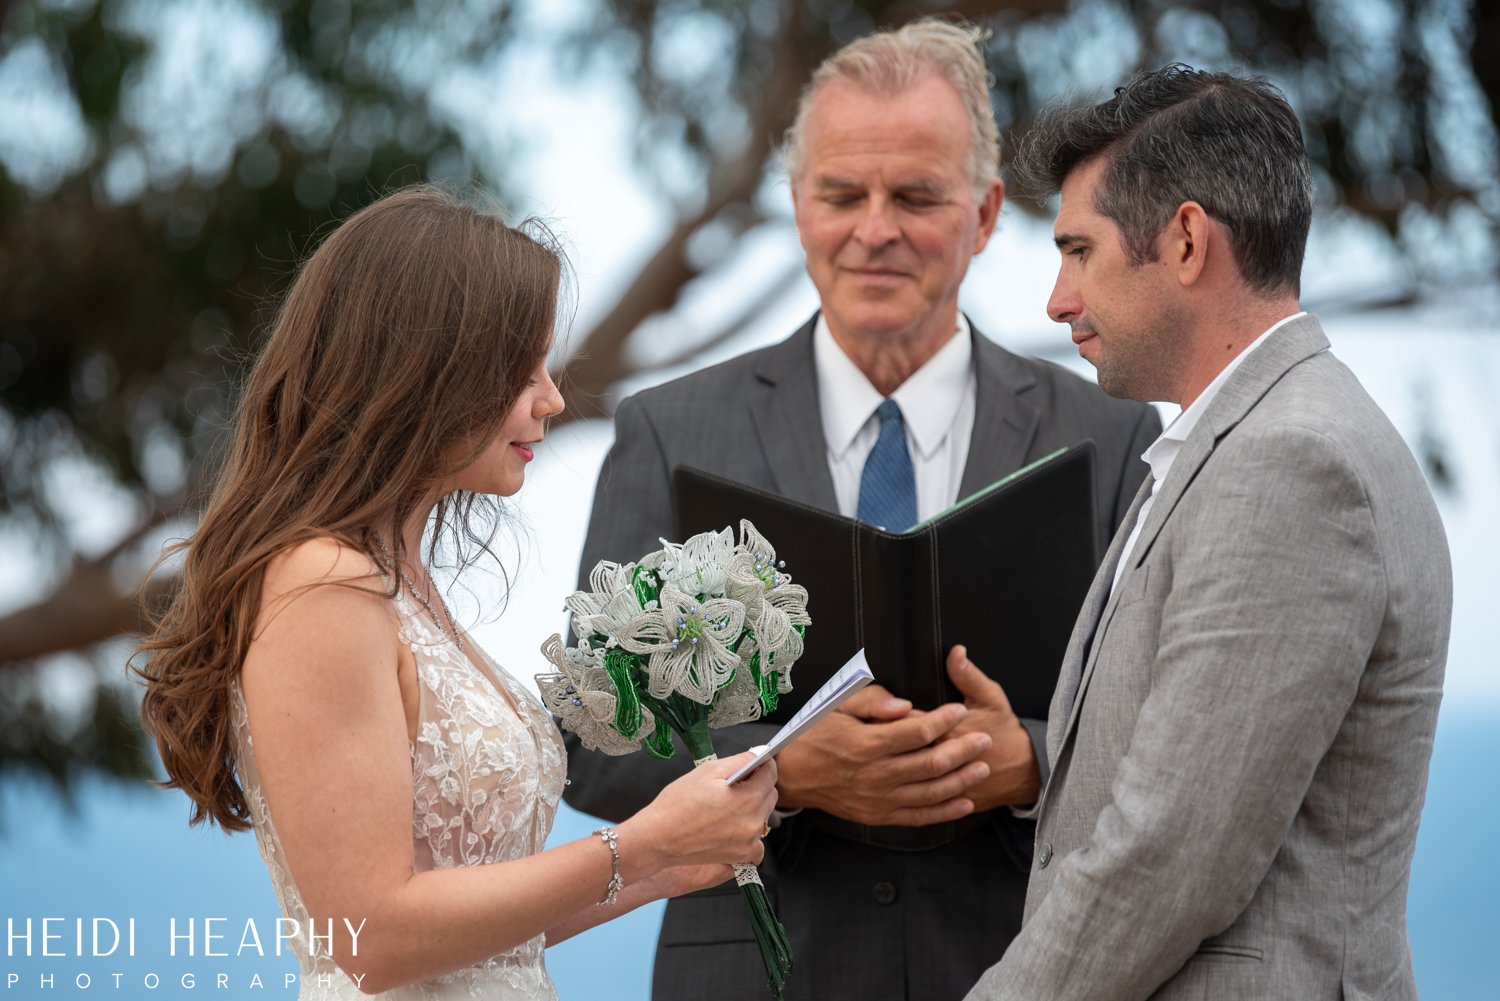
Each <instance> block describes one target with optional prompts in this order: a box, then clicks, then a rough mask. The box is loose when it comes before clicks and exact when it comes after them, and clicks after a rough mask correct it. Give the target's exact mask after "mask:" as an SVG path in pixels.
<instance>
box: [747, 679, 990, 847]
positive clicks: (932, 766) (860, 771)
mask: <svg viewBox="0 0 1500 1001" xmlns="http://www.w3.org/2000/svg"><path fill="white" fill-rule="evenodd" d="M968 714H969V710H968V709H967V708H966V707H964V706H961V705H956V704H954V705H947V706H943V707H942V708H940V709H937V710H934V711H933V712H930V713H916V712H913V711H912V707H911V703H910V702H908V701H907V700H905V699H898V698H896V697H894V696H893V695H891V693H890V692H889V691H888V690H886V689H885V688H883V687H881V686H880V685H873V684H872V685H868V686H866V687H865V688H864V689H863V690H861V691H859V692H857V693H855V694H854V695H853V696H851V697H850V698H849V700H848V701H847V702H845V703H844V704H843V705H842V706H840V707H839V708H838V709H837V710H836V711H835V712H831V713H829V714H828V715H827V716H825V717H824V718H823V720H822V721H821V722H819V723H818V724H817V725H816V726H814V727H813V728H812V729H810V730H808V731H807V732H806V733H804V734H803V735H802V736H801V737H799V738H798V739H797V740H795V741H793V742H792V743H790V744H788V745H787V746H786V747H785V748H783V749H782V751H781V753H780V755H778V757H777V761H778V764H779V765H780V767H781V771H780V773H779V775H778V778H777V783H776V788H777V792H778V793H779V799H778V801H777V804H776V805H777V807H778V808H779V809H782V810H790V809H796V808H799V807H813V808H816V809H819V810H823V811H825V812H827V813H831V814H833V815H834V816H836V817H842V818H843V819H845V820H848V821H852V822H854V823H857V824H872V825H901V826H906V827H921V826H924V825H927V824H940V823H944V822H946V821H950V820H957V819H958V818H959V817H963V816H966V815H968V814H970V813H972V812H973V811H974V803H973V802H972V800H971V799H970V798H969V797H968V794H967V793H966V792H965V790H966V789H969V788H970V787H973V786H975V785H976V784H978V783H980V782H982V781H983V780H984V779H985V777H986V776H987V775H989V766H988V765H987V764H986V763H985V762H984V761H982V760H980V756H981V755H983V754H985V753H986V752H987V751H988V750H989V749H990V744H991V738H990V736H989V735H988V734H987V733H983V732H978V731H974V732H966V733H958V732H957V728H958V727H959V726H961V725H962V724H963V722H964V720H965V718H966V717H967V716H968Z"/></svg>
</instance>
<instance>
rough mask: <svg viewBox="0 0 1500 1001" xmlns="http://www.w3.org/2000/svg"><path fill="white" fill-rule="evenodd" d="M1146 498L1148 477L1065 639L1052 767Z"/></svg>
mask: <svg viewBox="0 0 1500 1001" xmlns="http://www.w3.org/2000/svg"><path fill="white" fill-rule="evenodd" d="M1149 496H1151V477H1149V476H1147V477H1146V479H1145V480H1143V481H1142V482H1141V487H1140V489H1139V490H1137V491H1136V493H1135V500H1133V501H1131V502H1130V510H1128V511H1127V512H1126V513H1125V518H1124V520H1123V521H1122V522H1121V523H1120V527H1119V529H1118V530H1117V531H1116V532H1115V537H1114V539H1113V541H1111V542H1110V544H1109V551H1108V552H1107V553H1105V554H1104V562H1103V563H1101V564H1100V565H1099V572H1098V573H1096V574H1095V575H1094V583H1093V584H1092V585H1090V586H1089V593H1088V596H1087V597H1085V598H1084V600H1083V608H1082V609H1080V610H1079V612H1078V621H1077V623H1076V624H1074V626H1073V635H1072V637H1071V638H1069V640H1068V651H1067V653H1066V654H1064V655H1063V665H1062V670H1061V671H1060V672H1059V674H1058V678H1057V691H1056V692H1054V693H1053V696H1052V706H1051V709H1050V711H1049V712H1048V718H1049V719H1054V720H1057V719H1063V718H1064V717H1066V718H1067V720H1068V725H1067V726H1066V727H1063V728H1061V729H1057V730H1053V729H1051V728H1049V731H1048V740H1047V743H1048V748H1047V750H1048V756H1049V757H1050V758H1051V759H1052V761H1053V763H1054V764H1055V763H1056V760H1057V756H1058V751H1059V750H1060V749H1061V747H1062V742H1063V739H1064V738H1065V737H1066V736H1067V734H1068V733H1070V732H1071V731H1072V729H1073V722H1074V715H1075V714H1076V713H1077V711H1078V705H1079V701H1080V700H1079V699H1078V693H1079V691H1080V690H1081V688H1082V686H1083V675H1084V666H1085V664H1087V665H1088V667H1089V668H1090V670H1092V668H1093V661H1094V658H1093V651H1094V649H1095V648H1096V646H1097V644H1096V643H1094V637H1095V636H1096V635H1097V634H1098V632H1099V628H1100V623H1101V622H1102V621H1103V620H1104V616H1105V613H1106V611H1109V610H1112V608H1113V604H1114V601H1113V599H1114V591H1113V584H1114V579H1115V567H1116V566H1117V565H1118V564H1119V562H1120V560H1121V559H1123V558H1124V549H1125V541H1126V540H1127V539H1128V538H1129V537H1130V530H1131V529H1132V528H1133V527H1134V526H1135V522H1136V519H1137V518H1138V517H1140V513H1141V508H1142V507H1143V506H1144V505H1145V503H1146V498H1147V497H1149Z"/></svg>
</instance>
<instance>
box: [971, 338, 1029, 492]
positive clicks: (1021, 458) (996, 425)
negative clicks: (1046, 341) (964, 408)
mask: <svg viewBox="0 0 1500 1001" xmlns="http://www.w3.org/2000/svg"><path fill="white" fill-rule="evenodd" d="M969 331H970V335H971V336H972V338H973V343H974V379H975V387H974V431H973V433H972V435H971V436H970V439H969V455H968V458H967V459H966V460H965V462H964V475H963V478H962V480H961V482H960V484H959V488H958V496H959V497H960V498H963V497H967V496H969V495H970V494H972V493H975V492H976V491H979V490H983V489H984V488H985V487H987V486H989V485H990V484H991V483H994V482H995V481H996V480H998V479H1000V478H1001V477H1002V476H1006V475H1008V474H1010V473H1013V472H1015V471H1016V470H1017V469H1020V468H1021V467H1022V466H1024V465H1026V462H1027V459H1028V458H1029V457H1030V453H1031V445H1032V442H1034V441H1035V440H1036V433H1037V427H1038V426H1039V425H1040V423H1041V418H1042V415H1041V412H1040V411H1039V410H1038V409H1037V408H1036V407H1035V406H1033V405H1032V404H1031V403H1029V402H1028V401H1027V399H1026V391H1027V390H1029V389H1030V388H1031V387H1032V386H1034V385H1035V384H1036V379H1035V378H1033V377H1032V375H1031V373H1030V372H1029V371H1027V370H1026V368H1025V367H1024V366H1023V365H1021V364H1020V363H1019V362H1018V361H1017V359H1016V357H1015V355H1013V354H1011V353H1010V352H1009V351H1007V350H1005V349H1004V348H1002V347H1001V346H1000V345H998V344H996V343H995V342H994V341H992V340H990V339H989V338H988V337H985V336H984V335H983V334H981V333H980V332H979V331H978V330H977V329H976V328H975V327H974V325H973V324H972V323H971V324H970V325H969ZM1002 425H1003V426H1004V428H1005V430H1004V431H1001V430H1000V428H1001V426H1002Z"/></svg>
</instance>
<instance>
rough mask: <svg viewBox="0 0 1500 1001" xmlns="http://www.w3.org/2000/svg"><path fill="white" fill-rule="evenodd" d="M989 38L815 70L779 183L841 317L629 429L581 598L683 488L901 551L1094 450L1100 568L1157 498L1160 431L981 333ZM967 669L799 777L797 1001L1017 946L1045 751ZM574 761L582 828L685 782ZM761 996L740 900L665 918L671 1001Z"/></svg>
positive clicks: (662, 525)
mask: <svg viewBox="0 0 1500 1001" xmlns="http://www.w3.org/2000/svg"><path fill="white" fill-rule="evenodd" d="M984 38H985V35H984V33H983V32H981V31H980V30H979V29H977V28H974V27H971V26H968V25H962V24H955V23H952V22H947V21H938V20H933V19H923V20H919V21H915V22H913V23H911V24H908V25H907V26H905V27H903V28H901V29H899V30H897V31H893V32H884V33H880V34H876V35H872V36H869V37H865V38H862V39H859V40H857V41H855V42H853V43H851V44H849V45H847V46H845V47H844V48H843V49H841V50H840V51H838V52H836V53H835V54H833V55H832V56H830V57H829V58H828V59H827V60H826V61H825V62H824V63H823V64H822V65H821V66H819V67H818V69H817V70H816V72H815V73H814V74H813V77H812V80H811V81H810V82H809V83H808V85H807V87H806V89H805V90H804V92H803V95H802V97H801V101H800V104H799V107H798V110H797V115H796V119H795V122H794V124H793V126H792V128H791V129H790V130H789V132H788V135H787V137H786V144H785V150H784V156H785V162H786V168H787V173H788V177H789V180H790V184H791V193H792V201H793V205H794V208H795V216H796V223H797V229H798V233H799V235H800V237H801V242H802V246H803V249H804V251H805V252H806V255H807V270H808V274H809V275H810V276H811V278H812V281H813V284H814V285H815V286H816V287H817V290H818V294H819V298H820V308H819V310H818V312H817V313H816V314H815V315H814V316H813V317H812V318H811V319H809V320H808V321H807V323H806V324H804V325H803V326H802V327H801V329H799V330H798V331H797V332H796V333H794V334H793V335H792V336H791V337H790V338H788V339H787V340H785V341H783V342H781V343H780V344H777V345H775V346H773V347H769V348H766V349H763V350H760V351H754V352H751V353H749V354H746V355H743V356H741V357H739V358H736V359H734V360H732V361H729V362H726V363H724V364H722V365H719V366H716V367H714V368H710V369H707V370H705V371H702V372H698V373H696V374H694V375H690V376H688V377H686V378H683V379H679V380H677V381H675V382H671V383H668V384H666V385H663V386H659V387H656V388H654V389H650V390H647V391H645V392H642V393H640V394H637V395H635V396H632V397H630V398H629V399H626V400H625V401H623V402H622V403H621V404H620V406H619V409H618V411H617V413H616V416H615V435H616V438H615V443H614V446H613V447H612V448H611V449H610V451H609V454H608V456H607V458H606V459H605V462H604V466H603V469H602V470H601V472H600V474H599V482H598V486H597V490H596V494H595V498H594V508H593V514H592V517H591V520H590V523H589V530H588V537H587V540H586V542H585V544H584V551H583V561H582V567H581V577H582V578H585V579H586V577H587V574H588V571H589V569H590V568H592V567H593V566H594V564H595V563H596V562H597V561H598V560H600V559H612V560H622V559H629V558H631V554H639V553H644V552H646V551H648V550H651V549H653V548H655V547H656V546H657V544H658V543H657V539H658V537H660V536H669V535H671V533H672V531H673V512H672V498H671V488H670V479H669V478H670V475H671V471H672V469H673V468H674V467H676V466H678V465H688V466H693V467H696V468H699V469H702V470H706V471H709V472H712V473H716V474H718V475H721V476H724V477H727V478H729V479H732V480H735V481H738V482H740V483H744V484H748V485H751V486H755V487H759V488H762V489H766V490H772V491H775V492H777V493H779V494H781V495H783V496H786V497H788V498H792V499H795V500H799V501H802V502H805V503H808V504H811V505H814V506H817V507H819V508H822V509H824V510H830V511H838V512H839V513H841V514H844V515H847V516H849V517H857V518H859V519H861V520H864V521H868V522H871V523H874V524H879V525H882V526H885V527H887V528H891V529H893V530H904V529H905V528H908V527H910V526H911V525H913V524H914V523H916V522H917V521H918V520H919V519H922V518H925V517H928V516H930V515H932V514H934V513H936V512H938V511H941V510H942V509H944V508H945V507H947V506H949V505H950V504H952V503H953V502H954V501H955V500H956V499H957V498H959V497H962V496H966V495H968V494H969V493H972V492H973V491H975V490H978V489H980V488H982V487H984V486H986V485H988V484H989V483H991V482H993V481H995V480H997V479H999V478H1000V477H1002V476H1004V475H1006V474H1007V473H1010V472H1012V471H1014V470H1015V469H1018V468H1020V467H1021V466H1023V465H1025V464H1026V463H1028V462H1031V461H1033V460H1035V459H1038V458H1040V457H1042V456H1045V455H1047V454H1048V453H1050V452H1052V451H1054V450H1056V449H1058V448H1061V447H1064V446H1067V445H1072V444H1075V443H1077V442H1078V441H1081V440H1083V439H1085V438H1092V439H1093V440H1094V441H1095V443H1096V445H1097V449H1098V451H1097V462H1098V465H1097V477H1096V479H1097V490H1098V497H1097V504H1096V510H1097V513H1098V523H1097V525H1096V529H1095V530H1096V532H1097V535H1098V541H1099V551H1100V552H1102V551H1103V549H1104V544H1105V543H1106V542H1107V541H1108V539H1109V538H1110V537H1111V536H1112V535H1113V534H1114V530H1115V527H1116V526H1117V524H1118V523H1119V521H1120V519H1121V517H1122V516H1123V515H1124V513H1125V511H1126V508H1127V506H1128V505H1129V503H1130V501H1131V499H1132V497H1134V495H1135V493H1136V489H1137V487H1138V486H1139V485H1140V483H1141V481H1142V479H1143V478H1144V476H1145V474H1146V472H1147V467H1146V465H1145V464H1144V463H1143V462H1142V461H1141V460H1140V455H1141V453H1142V452H1143V451H1144V450H1145V448H1146V446H1147V445H1148V444H1149V443H1150V442H1151V441H1153V440H1154V439H1155V438H1156V436H1157V434H1158V433H1159V432H1160V430H1161V427H1160V421H1159V420H1158V418H1157V416H1156V413H1155V411H1154V410H1152V409H1151V408H1149V407H1147V406H1145V405H1142V404H1138V403H1131V402H1123V401H1117V400H1113V399H1111V398H1109V397H1107V396H1105V395H1104V394H1103V393H1101V392H1100V391H1099V390H1098V389H1097V388H1096V387H1095V386H1094V385H1093V384H1091V383H1089V382H1087V381H1085V380H1083V379H1081V378H1079V377H1077V376H1074V375H1072V374H1070V373H1068V372H1066V371H1064V370H1063V369H1061V368H1058V367H1057V366H1054V365H1051V364H1048V363H1045V362H1041V361H1037V360H1033V359H1028V358H1023V357H1021V356H1019V355H1016V354H1013V353H1011V352H1010V351H1007V350H1006V349H1005V348H1003V347H1001V346H1000V345H998V344H997V343H995V342H994V341H992V340H990V339H988V338H986V337H985V336H983V335H982V334H981V333H980V332H979V331H978V330H977V329H975V328H974V326H973V324H971V323H970V322H969V320H968V319H967V318H966V317H965V316H964V315H963V314H962V313H961V312H960V311H959V308H958V292H959V286H960V284H961V282H962V281H963V278H964V275H965V273H966V271H967V270H968V266H969V261H970V260H971V259H972V258H973V257H974V255H976V254H978V253H979V252H980V251H982V250H983V249H984V247H985V244H986V243H987V242H988V241H989V238H990V236H991V234H992V233H993V232H994V229H995V223H996V219H997V218H998V216H999V213H1000V206H1001V201H1002V198H1003V193H1004V192H1003V186H1002V183H1001V181H1000V178H999V175H998V167H999V139H998V130H997V128H996V125H995V120H994V116H993V113H992V111H991V106H990V98H989V91H988V83H989V75H988V72H987V70H986V68H985V63H984V57H983V52H982V49H981V45H982V42H983V40H984ZM786 555H788V556H790V557H793V558H795V554H786ZM974 583H975V586H976V587H977V586H982V582H980V581H976V582H974ZM816 601H817V596H816V595H813V596H812V605H811V607H812V609H813V616H814V622H816ZM814 628H816V625H815V626H814ZM962 653H963V652H962V648H957V650H956V652H955V653H954V654H952V655H950V658H949V669H950V673H951V675H952V677H953V680H954V682H955V684H956V685H957V687H958V689H959V691H961V692H963V693H964V695H965V702H964V703H963V704H958V703H954V704H949V705H945V706H941V707H938V708H937V709H935V710H934V711H930V712H921V713H919V712H914V711H913V710H912V706H911V705H910V703H908V702H906V701H904V700H901V699H897V698H895V697H893V696H892V695H891V693H890V692H889V691H887V690H885V689H883V688H882V687H880V686H879V685H878V684H877V685H871V686H870V687H869V688H867V689H865V690H864V691H862V692H860V693H859V694H858V695H856V696H855V697H854V698H852V699H851V700H850V701H849V702H847V703H845V705H844V706H843V707H841V709H840V711H838V712H835V713H833V714H831V715H830V716H829V717H828V718H826V719H825V720H823V721H822V722H820V723H819V724H818V725H817V726H816V727H814V728H813V729H812V730H811V731H810V732H809V733H807V734H806V735H804V736H803V737H802V738H801V739H800V740H798V741H797V742H796V743H794V744H792V745H791V746H790V747H788V748H787V749H786V750H785V751H784V752H783V753H782V755H781V757H780V758H779V759H778V761H779V764H780V772H779V775H780V779H779V782H778V792H779V807H778V811H777V817H778V818H779V821H780V822H779V825H778V826H777V827H776V829H775V830H773V831H772V833H771V834H770V837H769V841H768V847H769V852H768V855H767V860H766V862H765V864H764V865H763V867H762V873H763V876H764V877H765V878H766V881H767V886H768V890H769V892H770V894H771V896H772V898H773V902H774V904H775V906H776V909H777V912H778V913H779V915H780V917H781V919H782V921H783V922H784V924H785V926H786V929H787V932H788V934H789V936H790V938H791V944H792V950H793V954H794V956H795V959H796V965H795V968H794V969H793V972H792V974H791V976H790V978H789V980H788V983H787V997H788V998H790V999H793V1001H798V999H803V998H817V999H820V1001H827V999H838V998H851V999H854V998H858V999H865V998H870V997H880V998H900V997H909V998H924V999H925V998H936V999H944V998H953V999H957V998H959V997H961V996H962V995H963V994H964V993H965V992H966V991H968V989H969V988H970V987H972V986H973V984H974V983H975V981H976V980H977V979H978V978H979V976H980V974H981V973H983V971H984V970H985V969H986V968H987V967H988V966H990V965H991V964H992V963H994V962H996V961H998V960H999V958H1000V956H1001V954H1002V953H1003V951H1004V949H1005V947H1006V945H1007V944H1008V943H1009V942H1010V940H1011V939H1012V938H1013V937H1014V936H1015V934H1016V932H1017V931H1018V930H1019V928H1020V924H1021V910H1022V905H1023V903H1024V900H1025V894H1026V880H1027V873H1028V871H1029V869H1030V856H1031V847H1032V841H1033V837H1034V830H1033V826H1032V824H1031V822H1030V821H1029V820H1026V819H1023V817H1022V816H1021V814H1024V812H1025V809H1024V808H1025V807H1026V806H1028V805H1030V804H1032V803H1034V801H1035V800H1036V797H1037V795H1038V792H1039V790H1040V787H1041V783H1042V781H1043V779H1044V778H1045V776H1044V775H1043V774H1042V763H1043V762H1044V761H1045V754H1044V753H1043V752H1042V748H1043V747H1044V741H1045V724H1044V723H1042V722H1041V721H1035V720H1023V719H1018V718H1017V717H1016V716H1015V714H1014V713H1012V712H1011V710H1010V707H1009V704H1008V703H1007V702H1006V700H1005V697H1004V694H1003V692H1001V690H1000V689H999V687H998V686H997V685H995V684H994V683H992V682H990V681H989V680H988V679H987V678H985V677H984V675H983V674H982V672H980V671H979V670H977V669H975V668H974V667H973V666H972V665H970V664H968V662H967V661H966V659H965V658H964V657H963V655H962ZM774 729H775V728H774V727H773V726H771V725H769V724H763V723H751V724H745V725H742V726H739V727H735V728H733V729H732V730H726V731H723V736H722V738H721V742H723V743H725V744H726V748H725V749H726V750H740V749H743V748H746V747H749V746H751V745H754V744H757V743H762V742H764V740H765V739H767V738H768V737H769V735H770V733H771V732H772V731H774ZM568 746H569V774H570V775H571V776H572V784H571V786H570V787H569V789H568V791H567V793H566V798H567V800H568V802H569V803H570V804H571V805H572V806H574V807H575V808H577V809H579V810H582V811H584V812H586V813H590V814H594V815H596V816H600V817H604V818H607V819H613V818H617V817H623V816H626V815H627V814H629V813H630V812H632V811H633V810H635V809H638V808H639V807H640V806H642V805H644V804H645V803H646V802H647V801H649V800H650V798H651V797H652V796H653V795H655V793H656V792H657V790H659V789H660V787H661V786H662V785H663V784H664V783H666V782H668V781H670V780H671V779H672V778H673V777H674V776H676V775H677V774H679V773H680V772H681V771H683V770H685V769H686V768H687V767H688V765H689V762H687V761H686V760H685V759H684V758H683V757H682V756H680V755H679V756H678V757H677V758H674V759H673V760H671V761H666V762H655V761H653V762H650V765H651V767H642V766H643V765H646V764H647V763H646V762H643V761H641V760H639V759H631V760H629V761H626V760H624V759H619V758H610V757H606V756H604V755H602V754H597V753H592V752H588V751H585V750H583V749H582V748H581V747H580V746H579V745H578V744H577V742H576V740H575V739H573V738H571V737H569V738H568ZM764 996H765V985H764V976H763V973H762V970H761V961H760V958H759V954H758V952H757V950H756V947H755V944H754V942H753V941H752V940H751V939H750V937H749V930H748V925H747V923H746V921H745V919H744V914H743V905H742V904H741V903H740V900H739V895H738V894H737V893H736V892H735V888H734V887H733V886H732V885H730V886H728V887H722V888H718V889H716V890H713V891H709V892H705V893H699V894H694V895H691V896H688V897H684V898H680V899H678V900H674V901H672V902H671V903H670V904H669V905H668V908H667V913H666V918H665V920H664V922H663V926H662V932H661V938H660V941H659V943H658V948H657V954H656V964H655V969H654V972H653V997H654V998H656V999H657V1001H678V999H683V1001H687V999H697V998H702V997H713V998H716V999H738V998H745V999H756V1001H759V999H761V998H763V997H764Z"/></svg>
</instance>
